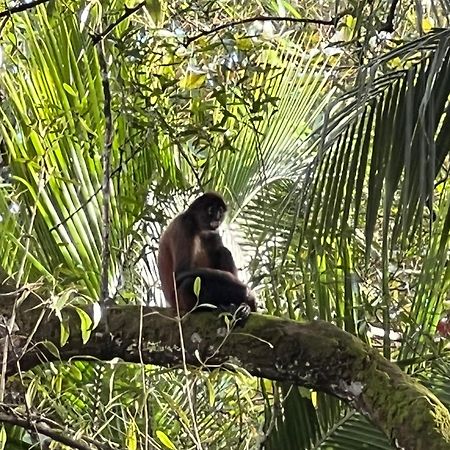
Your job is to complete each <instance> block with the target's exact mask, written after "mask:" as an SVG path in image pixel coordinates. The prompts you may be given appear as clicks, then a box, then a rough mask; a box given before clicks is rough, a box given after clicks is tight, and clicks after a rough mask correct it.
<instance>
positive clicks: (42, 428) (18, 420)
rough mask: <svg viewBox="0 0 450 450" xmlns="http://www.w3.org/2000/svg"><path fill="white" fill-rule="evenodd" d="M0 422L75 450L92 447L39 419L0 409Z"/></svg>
mask: <svg viewBox="0 0 450 450" xmlns="http://www.w3.org/2000/svg"><path fill="white" fill-rule="evenodd" d="M0 422H3V423H9V424H11V425H16V426H18V427H21V428H25V429H26V430H30V431H34V432H38V433H40V434H43V435H44V436H47V437H49V438H50V439H52V440H54V441H56V442H59V443H61V444H63V445H67V446H69V447H71V448H75V449H77V450H92V447H91V446H90V445H86V444H83V443H82V442H80V441H77V440H75V439H72V438H71V437H69V436H67V431H65V432H64V431H62V430H61V431H55V430H54V429H53V428H50V427H49V426H48V425H46V424H45V423H42V422H39V419H36V420H33V419H26V418H23V417H18V416H16V415H14V414H11V413H9V414H8V413H6V412H4V411H0ZM94 445H95V444H94ZM97 447H98V448H101V449H102V448H105V447H104V446H103V445H98V446H97Z"/></svg>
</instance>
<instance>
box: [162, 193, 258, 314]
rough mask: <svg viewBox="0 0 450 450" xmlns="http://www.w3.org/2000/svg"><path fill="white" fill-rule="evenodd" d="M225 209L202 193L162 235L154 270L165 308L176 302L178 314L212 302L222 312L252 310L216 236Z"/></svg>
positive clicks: (218, 200)
mask: <svg viewBox="0 0 450 450" xmlns="http://www.w3.org/2000/svg"><path fill="white" fill-rule="evenodd" d="M226 211H227V206H226V204H225V202H224V200H223V198H222V197H221V196H220V195H219V194H217V193H215V192H207V193H206V194H203V195H201V196H200V197H198V198H197V199H196V200H194V202H192V204H191V205H190V206H189V207H188V209H187V210H186V211H184V212H183V213H181V214H180V215H178V216H177V217H175V219H173V221H172V222H171V223H170V224H169V225H168V226H167V228H166V229H165V231H164V232H163V233H162V235H161V239H160V242H159V251H158V271H159V276H160V279H161V286H162V290H163V293H164V296H165V298H166V300H167V302H168V303H169V305H170V306H172V307H175V306H176V305H177V300H178V306H179V309H180V310H181V311H190V310H192V309H193V308H194V307H195V306H196V305H197V303H198V304H205V303H208V304H213V305H215V306H217V307H219V308H220V309H223V310H227V311H233V308H235V307H236V306H239V305H241V304H244V305H246V306H245V308H247V309H250V310H251V311H256V301H255V297H254V294H253V293H252V292H251V291H250V290H249V289H248V287H247V286H246V285H245V284H244V283H242V282H241V281H240V280H239V279H238V270H237V267H236V264H235V262H234V259H233V256H232V254H231V252H230V251H229V250H228V249H227V248H226V247H225V246H224V244H223V242H222V238H221V237H220V235H219V232H218V228H219V226H220V225H221V223H222V221H223V219H224V217H225V213H226ZM196 278H200V292H199V295H198V298H197V296H196V295H195V293H194V283H195V279H196ZM175 288H176V290H175Z"/></svg>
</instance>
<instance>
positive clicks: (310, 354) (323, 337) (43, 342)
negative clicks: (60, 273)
mask: <svg viewBox="0 0 450 450" xmlns="http://www.w3.org/2000/svg"><path fill="white" fill-rule="evenodd" d="M2 292H3V294H2ZM16 297H17V294H8V293H7V289H5V285H3V288H2V287H1V285H0V314H3V315H4V316H7V315H8V313H7V311H8V308H11V307H12V305H13V304H14V301H15V298H16ZM37 302H39V300H38V299H37V298H36V297H34V296H30V297H29V298H28V299H27V300H25V301H24V302H22V303H21V305H20V307H19V308H17V309H16V313H17V320H16V323H17V325H18V327H19V329H18V331H16V332H15V333H14V335H12V336H11V340H10V342H11V343H12V345H11V343H10V347H11V348H10V349H9V353H8V365H7V372H8V374H12V373H15V372H17V370H18V368H20V370H27V369H30V368H32V367H34V366H36V365H37V364H41V363H43V362H45V361H48V360H55V359H61V360H63V361H64V360H67V359H69V358H74V357H77V358H80V359H81V358H83V357H88V356H89V357H92V356H94V357H96V358H99V359H103V360H110V359H112V358H115V357H119V358H122V359H123V360H124V361H127V362H136V363H144V364H157V365H164V366H180V365H182V364H183V361H185V362H186V363H187V364H190V365H193V366H200V367H205V368H206V367H217V366H228V367H233V366H241V367H244V368H245V369H246V370H247V371H248V372H249V373H251V374H252V375H255V376H258V377H264V378H268V379H271V380H280V381H288V382H291V383H294V384H297V385H300V386H306V387H309V388H312V389H314V390H317V391H322V392H327V393H329V394H332V395H335V396H337V397H339V398H341V399H344V400H345V401H347V402H348V403H350V404H351V405H352V406H353V407H354V408H355V409H356V410H358V411H360V412H361V413H363V414H364V415H366V416H368V417H370V418H371V420H372V421H373V422H374V423H376V424H377V425H378V426H379V427H380V428H381V429H382V430H383V431H384V432H385V433H386V434H387V436H388V437H389V438H390V439H391V441H392V443H393V444H394V445H396V446H397V447H400V448H404V449H406V450H444V449H446V450H448V449H449V448H450V414H449V412H448V410H447V409H446V408H445V407H444V405H443V404H442V403H441V402H440V401H439V400H438V399H437V398H436V397H435V396H434V395H433V394H432V393H431V392H430V391H429V390H428V389H426V388H425V387H424V386H422V385H420V384H419V383H418V382H416V381H414V380H413V379H412V378H411V377H409V376H408V375H407V374H405V373H403V372H402V371H401V370H400V369H399V368H398V366H396V365H395V364H393V363H390V362H389V361H387V360H386V359H385V358H383V357H382V356H381V355H380V354H379V353H378V352H377V351H376V350H374V349H372V348H370V347H369V346H368V345H366V344H365V343H363V342H362V341H360V340H359V339H358V338H356V337H354V336H352V335H350V334H349V333H347V332H345V331H342V330H341V329H339V328H337V327H335V326H334V325H331V324H329V323H326V322H322V321H315V322H311V323H299V322H296V321H293V320H287V319H280V318H276V317H271V316H263V315H260V314H251V316H250V318H249V319H248V321H247V322H246V323H245V326H242V327H240V326H234V324H233V323H232V322H229V321H227V320H226V319H224V318H223V317H221V316H219V315H218V314H216V313H213V312H195V313H191V314H188V315H187V316H185V317H184V318H182V319H181V320H179V319H177V317H176V316H174V313H173V311H172V310H170V309H164V308H147V307H139V306H125V307H112V308H109V309H107V310H106V312H105V315H104V317H103V319H104V320H107V322H108V326H109V331H110V334H107V333H105V332H104V329H105V328H104V327H103V325H102V324H100V325H99V326H98V327H97V328H96V329H95V330H93V331H92V332H91V334H90V337H89V339H88V340H87V342H86V343H83V339H82V333H81V328H80V318H79V316H78V314H77V313H76V312H75V311H74V310H69V309H67V311H66V310H65V312H64V319H65V320H67V322H66V323H67V324H68V328H69V329H70V336H69V339H68V340H67V342H66V343H65V345H64V346H61V345H60V340H61V334H60V329H61V326H60V321H59V319H58V318H57V317H56V316H55V314H52V313H51V311H48V310H47V311H45V310H43V309H41V308H40V307H37V308H36V307H35V306H36V303H37ZM30 307H31V308H32V309H30ZM33 307H35V308H33ZM43 311H44V314H43V315H42V312H43ZM36 323H39V326H38V327H37V329H36V330H35V333H34V334H33V343H34V345H28V348H27V349H25V347H24V346H25V344H26V342H27V339H28V337H29V336H30V334H31V333H32V332H33V330H34V329H35V326H36ZM180 337H182V339H181V338H180ZM84 338H85V340H86V336H84ZM5 339H6V338H5V337H4V338H3V339H2V340H1V342H0V352H1V351H3V348H2V347H3V346H4V343H5ZM49 343H51V344H49ZM56 349H57V351H56ZM182 349H184V352H183V351H182ZM58 352H59V355H58V354H57V353H58Z"/></svg>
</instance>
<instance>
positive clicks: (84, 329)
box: [75, 307, 92, 344]
mask: <svg viewBox="0 0 450 450" xmlns="http://www.w3.org/2000/svg"><path fill="white" fill-rule="evenodd" d="M75 310H76V312H77V313H78V316H79V317H80V320H81V339H82V340H83V344H86V342H87V341H88V340H89V338H90V336H91V332H92V319H91V318H90V316H89V314H88V313H87V312H86V311H84V310H83V309H81V308H77V307H75Z"/></svg>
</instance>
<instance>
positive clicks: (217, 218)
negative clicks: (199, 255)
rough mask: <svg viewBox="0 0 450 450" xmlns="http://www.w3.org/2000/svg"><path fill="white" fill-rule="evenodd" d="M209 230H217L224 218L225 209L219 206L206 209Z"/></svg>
mask: <svg viewBox="0 0 450 450" xmlns="http://www.w3.org/2000/svg"><path fill="white" fill-rule="evenodd" d="M207 213H208V224H209V229H210V230H217V228H219V226H220V224H221V223H222V222H223V218H224V217H225V209H224V208H222V206H221V205H210V206H208V209H207Z"/></svg>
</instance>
